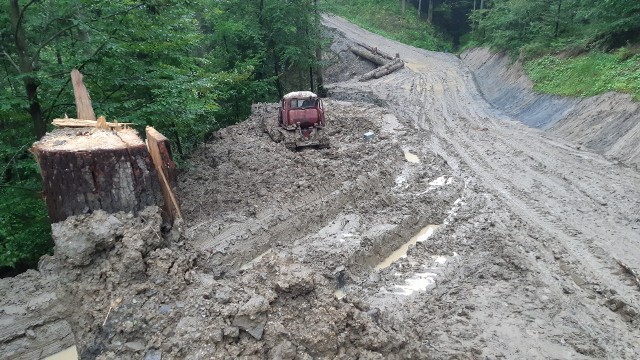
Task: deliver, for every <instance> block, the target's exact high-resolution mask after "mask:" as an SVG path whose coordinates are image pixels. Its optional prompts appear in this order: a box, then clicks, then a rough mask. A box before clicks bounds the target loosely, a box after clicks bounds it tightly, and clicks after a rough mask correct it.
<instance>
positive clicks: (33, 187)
mask: <svg viewBox="0 0 640 360" xmlns="http://www.w3.org/2000/svg"><path fill="white" fill-rule="evenodd" d="M315 9H316V8H315V3H314V2H313V1H311V0H287V1H282V0H255V1H243V0H189V1H178V0H112V1H100V0H6V1H3V2H2V3H0V40H1V42H0V64H2V67H1V68H0V69H1V71H2V73H3V76H2V77H1V79H0V133H2V137H1V138H0V158H1V159H2V164H3V166H2V169H0V170H2V173H1V174H0V198H1V200H0V229H2V230H0V267H3V266H15V265H19V264H22V263H29V264H33V263H34V261H35V260H37V256H38V254H39V253H41V252H42V249H45V248H48V247H50V245H51V244H50V240H49V237H48V223H47V219H46V213H45V212H44V210H43V207H42V205H41V200H40V199H39V198H38V191H39V188H40V185H39V182H40V179H39V176H38V174H37V169H36V166H35V163H34V161H33V159H31V156H30V155H29V154H28V152H27V149H28V148H29V146H30V145H31V143H32V142H33V141H34V140H36V139H38V138H40V137H41V136H42V135H43V134H44V133H45V132H46V131H47V130H48V129H49V125H48V124H49V123H50V121H51V120H52V119H53V118H56V117H62V116H64V115H65V114H68V115H69V116H70V117H73V116H75V106H74V102H73V92H72V87H71V82H70V77H69V73H70V71H71V70H72V69H74V68H76V69H79V70H80V71H81V72H82V73H83V74H84V75H85V76H84V79H85V84H86V85H87V88H88V90H89V92H90V94H91V98H92V102H93V106H94V109H95V113H96V115H105V116H106V117H107V120H118V121H120V122H130V123H134V124H136V125H137V126H139V127H140V129H143V128H144V126H145V125H153V126H155V127H156V128H157V129H158V130H159V131H161V132H163V133H164V134H165V135H167V136H168V137H169V138H170V139H171V140H172V142H173V143H174V146H175V149H176V150H177V155H178V157H179V158H180V159H182V158H184V157H186V156H187V155H188V153H189V151H190V150H191V149H192V148H193V147H194V146H196V145H197V144H198V143H200V142H201V141H203V140H204V139H206V137H207V136H208V135H209V134H211V133H212V132H213V131H215V130H216V129H218V128H220V127H222V126H225V125H227V124H231V123H234V122H237V121H238V120H241V119H243V118H244V117H246V116H247V115H248V113H249V111H250V105H251V103H252V102H256V101H273V100H275V99H277V97H278V96H279V95H281V94H282V93H284V92H285V91H288V90H292V89H301V88H302V89H309V90H316V88H317V86H318V83H317V81H314V80H315V79H316V77H315V75H316V73H317V71H316V69H317V67H318V58H317V53H316V49H317V47H318V46H320V41H321V40H320V37H319V30H318V27H319V25H318V24H319V17H318V16H319V15H318V12H317V11H315ZM34 224H35V225H36V226H35V227H34V226H33V225H34ZM36 230H37V231H36ZM34 231H35V232H36V233H34ZM34 244H36V245H34ZM34 247H36V248H38V250H33V248H34Z"/></svg>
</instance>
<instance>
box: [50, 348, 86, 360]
mask: <svg viewBox="0 0 640 360" xmlns="http://www.w3.org/2000/svg"><path fill="white" fill-rule="evenodd" d="M43 360H78V350H77V349H76V347H75V346H72V347H70V348H66V349H64V350H62V351H60V352H59V353H57V354H53V355H50V356H47V357H46V358H44V359H43Z"/></svg>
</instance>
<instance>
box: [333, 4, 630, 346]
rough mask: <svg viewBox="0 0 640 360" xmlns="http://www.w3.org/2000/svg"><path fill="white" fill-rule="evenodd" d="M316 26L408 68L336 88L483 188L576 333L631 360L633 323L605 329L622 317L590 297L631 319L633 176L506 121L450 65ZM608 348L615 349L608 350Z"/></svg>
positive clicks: (341, 23) (462, 69)
mask: <svg viewBox="0 0 640 360" xmlns="http://www.w3.org/2000/svg"><path fill="white" fill-rule="evenodd" d="M323 22H324V24H325V26H327V27H330V28H335V29H337V30H339V31H341V32H342V33H344V34H345V36H346V37H347V38H350V39H351V40H353V41H357V42H361V43H366V44H367V45H369V46H374V47H377V48H378V49H380V50H382V51H384V52H387V53H390V54H396V53H397V54H400V57H401V58H402V59H403V60H405V61H406V70H403V71H401V72H398V73H396V74H392V75H391V76H387V77H385V78H383V79H380V80H377V81H375V82H371V83H355V82H349V83H343V84H338V85H336V88H337V89H340V91H344V92H348V91H349V92H353V91H371V90H372V91H373V92H374V93H375V95H376V96H378V97H379V98H380V99H382V100H385V101H386V102H387V103H388V104H389V107H390V108H392V109H393V110H394V113H395V114H396V116H397V117H398V118H399V119H400V120H401V121H406V122H409V123H410V124H412V125H413V127H414V129H415V130H414V131H415V132H416V135H417V136H421V137H422V138H423V139H424V143H423V146H424V147H426V148H428V149H430V150H431V151H434V152H435V153H437V154H439V155H440V156H442V157H443V158H444V159H445V160H446V161H447V163H448V164H449V165H451V166H452V167H453V169H454V170H455V175H457V176H458V177H461V178H464V179H467V181H473V182H474V183H476V184H477V185H478V186H480V187H482V188H486V189H487V190H488V192H489V193H491V194H492V195H494V196H495V197H496V198H497V199H498V201H499V202H500V203H501V204H502V205H503V206H504V207H506V208H507V209H508V210H509V212H510V213H512V214H513V215H514V216H516V217H518V218H520V219H522V220H523V221H524V222H525V223H526V226H524V227H523V228H513V229H512V230H511V231H512V234H511V235H512V237H513V238H515V239H520V238H521V239H523V240H521V243H520V244H519V246H522V247H524V248H527V252H529V253H531V252H533V253H534V254H536V255H535V256H534V261H532V262H531V263H530V265H531V266H532V267H533V268H532V269H531V270H533V272H534V273H536V274H537V275H536V276H537V277H538V280H539V281H540V282H542V283H545V284H547V286H548V287H549V289H551V291H552V292H556V293H557V295H558V297H559V298H561V299H563V301H565V302H567V303H571V304H572V305H571V307H573V308H574V309H575V310H576V314H575V315H574V316H573V321H575V326H576V330H578V329H579V330H580V331H584V332H586V333H587V334H588V335H589V336H590V337H591V338H592V339H594V341H595V342H596V343H598V346H599V347H600V348H601V349H603V350H605V353H606V354H608V355H607V356H609V357H613V358H616V357H627V358H629V356H631V354H633V352H631V353H629V352H628V351H629V349H630V348H627V346H629V344H634V343H635V345H636V347H635V350H633V351H635V352H636V354H637V351H638V347H637V345H638V343H639V342H638V330H637V321H638V320H637V319H636V320H635V322H636V324H635V326H633V325H631V326H632V327H633V328H634V330H633V331H632V332H629V328H627V324H626V323H624V322H621V323H620V326H612V325H613V324H616V323H615V322H614V323H613V324H612V321H614V320H612V318H611V314H612V311H611V310H615V311H624V310H623V309H621V308H618V307H619V306H617V305H615V306H610V308H611V310H610V309H609V308H607V307H605V306H603V304H602V303H603V302H605V303H606V304H611V301H612V300H611V299H603V298H601V297H600V296H597V295H598V294H599V293H600V295H601V293H602V292H603V291H604V292H609V294H616V295H617V297H616V300H615V301H621V302H622V304H630V307H634V308H635V309H637V304H638V303H639V301H640V292H639V291H638V290H639V289H638V286H637V285H636V284H635V283H634V282H633V281H631V279H630V277H629V276H628V274H626V273H625V272H624V271H623V270H622V269H621V267H620V265H619V264H618V262H617V261H622V262H623V263H625V264H628V265H629V266H631V267H635V268H636V269H637V268H638V266H639V264H638V259H640V216H639V214H638V211H637V209H640V174H638V172H637V171H634V170H632V169H629V168H625V167H622V166H620V165H617V164H614V163H612V162H610V161H608V160H607V159H605V158H603V157H602V156H600V155H597V154H594V153H591V152H588V151H583V150H579V147H576V146H575V144H571V143H569V142H565V141H563V140H562V139H557V138H550V137H548V136H546V135H545V134H544V133H543V132H541V131H539V130H536V129H533V128H529V127H527V126H525V125H523V124H521V123H519V122H517V121H515V120H513V119H510V118H509V117H508V116H506V115H504V113H503V112H501V111H500V110H499V109H496V108H493V107H492V106H491V105H490V104H489V103H487V102H486V101H485V100H484V98H483V96H482V94H480V93H479V91H478V88H477V86H476V84H475V81H474V77H473V74H472V73H471V71H470V70H469V69H468V68H467V67H466V65H465V64H464V63H462V61H460V59H458V58H457V57H455V56H454V55H450V54H443V53H435V52H430V51H426V50H421V49H416V48H414V47H411V46H407V45H403V44H400V43H398V42H395V41H392V40H388V39H386V38H383V37H381V36H378V35H375V34H372V33H370V32H368V31H366V30H363V29H361V28H359V27H357V26H355V25H353V24H351V23H349V22H347V21H346V20H344V19H341V18H339V17H334V16H324V17H323ZM334 91H335V89H334ZM545 254H547V256H545ZM559 279H571V280H572V281H571V282H572V285H573V284H575V286H577V287H578V288H580V289H582V290H584V291H585V293H584V294H581V295H583V296H585V298H582V299H575V298H576V296H575V295H573V290H572V289H563V286H565V287H566V285H562V286H561V285H560V284H562V281H560V280H559ZM621 307H624V306H621ZM578 309H579V310H578ZM634 312H635V310H631V313H632V314H631V316H632V317H633V316H634V314H633V313H634ZM623 315H624V314H623ZM625 316H629V314H626V315H625ZM623 317H624V316H623ZM612 338H615V339H617V340H615V341H613V342H614V343H615V344H612V343H610V342H609V341H608V340H606V339H612ZM618 341H620V342H621V344H620V343H618ZM625 343H626V344H627V345H624V344H625ZM508 347H509V346H507V348H508ZM632 348H633V346H631V349H632ZM613 354H617V355H613ZM538 355H541V354H538ZM548 355H549V356H551V355H552V354H548ZM593 355H597V352H596V353H594V354H593ZM543 357H545V356H543Z"/></svg>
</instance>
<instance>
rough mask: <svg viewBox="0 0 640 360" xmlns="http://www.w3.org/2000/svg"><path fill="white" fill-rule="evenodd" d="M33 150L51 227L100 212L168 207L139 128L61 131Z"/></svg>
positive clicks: (41, 141)
mask: <svg viewBox="0 0 640 360" xmlns="http://www.w3.org/2000/svg"><path fill="white" fill-rule="evenodd" d="M31 151H32V153H33V154H34V155H35V156H36V160H37V162H38V164H39V165H40V170H41V175H42V179H43V182H44V196H45V199H46V203H47V209H48V212H49V217H50V219H51V222H52V223H56V222H60V221H64V220H65V219H66V218H68V217H70V216H73V215H81V214H87V213H91V212H93V211H95V210H104V211H106V212H108V213H115V212H118V211H125V212H133V213H136V212H138V211H141V210H143V209H144V208H145V207H147V206H150V205H161V204H162V203H163V201H162V192H161V190H160V183H159V181H158V173H157V171H156V169H155V167H154V166H153V164H152V161H151V157H150V155H149V152H148V150H147V147H146V146H145V144H144V142H143V141H142V140H141V139H140V138H139V137H138V135H137V134H136V133H135V131H134V130H131V129H125V130H120V131H118V132H113V131H111V130H97V129H95V128H93V129H90V128H85V131H82V130H80V131H79V130H78V129H77V128H76V129H58V130H55V131H53V132H51V133H48V134H47V135H46V136H44V137H43V138H42V140H40V141H39V142H37V143H35V144H34V145H33V147H32V148H31Z"/></svg>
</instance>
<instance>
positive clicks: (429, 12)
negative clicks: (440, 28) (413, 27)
mask: <svg viewBox="0 0 640 360" xmlns="http://www.w3.org/2000/svg"><path fill="white" fill-rule="evenodd" d="M427 22H428V23H429V24H433V0H429V9H428V10H427Z"/></svg>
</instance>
